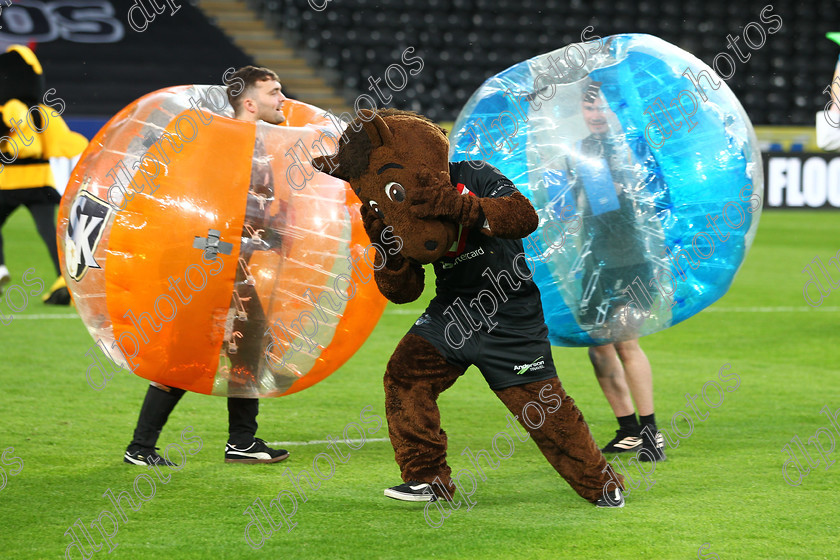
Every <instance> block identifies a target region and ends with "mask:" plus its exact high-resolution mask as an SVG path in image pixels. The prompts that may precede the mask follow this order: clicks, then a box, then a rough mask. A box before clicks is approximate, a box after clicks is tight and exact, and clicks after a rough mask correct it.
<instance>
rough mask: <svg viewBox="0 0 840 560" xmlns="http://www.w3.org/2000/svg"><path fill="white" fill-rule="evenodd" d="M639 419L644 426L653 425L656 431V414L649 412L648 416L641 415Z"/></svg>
mask: <svg viewBox="0 0 840 560" xmlns="http://www.w3.org/2000/svg"><path fill="white" fill-rule="evenodd" d="M639 420H641V422H642V427H643V428H644V427H645V426H651V428H652V429H653V431H654V432H655V431H656V414H653V413H651V414H648V415H647V416H642V415H639Z"/></svg>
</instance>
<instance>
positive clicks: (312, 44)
mask: <svg viewBox="0 0 840 560" xmlns="http://www.w3.org/2000/svg"><path fill="white" fill-rule="evenodd" d="M254 5H256V7H257V9H259V10H260V11H261V13H263V14H264V15H265V17H267V18H270V19H271V21H273V22H276V25H277V28H278V30H279V31H281V32H282V33H283V34H284V35H285V36H287V37H291V38H293V39H294V40H296V41H297V43H298V44H299V45H301V46H303V47H306V48H308V49H311V50H313V51H315V52H317V53H318V55H319V56H320V60H321V63H322V64H323V66H325V67H327V68H330V69H333V70H336V71H337V72H339V74H340V76H341V80H342V81H343V84H341V85H343V86H345V87H347V88H349V89H350V90H354V91H356V92H357V93H356V94H357V95H358V93H366V92H367V87H368V82H367V79H368V77H369V76H380V75H382V73H383V72H384V70H385V68H387V67H388V65H389V64H391V63H393V62H399V55H400V53H401V52H403V50H404V49H405V48H406V47H409V46H413V47H415V49H416V53H417V54H418V55H420V56H421V57H422V58H423V60H424V63H425V67H424V68H423V71H422V72H421V73H420V74H419V75H417V76H412V77H411V78H410V82H409V86H408V87H406V88H405V89H404V90H403V91H401V92H399V93H398V94H396V95H394V100H393V101H392V102H391V104H390V105H392V106H395V107H399V108H409V109H415V110H420V111H422V112H424V113H425V114H427V115H428V116H429V117H431V118H433V119H436V120H451V119H453V118H454V117H455V116H456V115H457V112H458V110H459V109H460V108H461V107H462V106H463V104H464V103H465V102H466V100H467V99H468V97H469V96H470V94H471V93H472V92H473V91H474V90H475V89H476V88H477V87H478V86H479V85H480V84H481V83H482V81H484V80H485V79H486V78H487V77H489V76H491V75H492V74H495V73H497V72H499V71H501V70H503V69H505V68H507V67H508V66H511V65H512V64H515V63H517V62H520V61H522V60H525V59H527V58H530V57H532V56H535V55H537V54H541V53H544V52H547V51H550V50H553V49H556V48H559V47H562V46H564V45H566V44H568V43H570V42H578V41H580V34H581V31H582V30H583V28H585V27H586V26H587V25H592V26H593V27H594V28H595V31H594V33H593V35H599V36H602V37H603V36H606V35H612V34H616V33H649V34H652V35H656V36H659V37H661V38H663V39H665V40H666V41H669V42H671V43H674V44H676V45H678V46H680V47H682V48H684V49H686V50H688V51H690V52H692V53H694V54H695V55H696V56H697V57H698V58H700V59H701V60H703V61H704V62H706V63H707V64H711V63H712V61H713V60H714V58H715V56H716V55H717V54H718V53H721V52H723V53H727V54H730V55H731V54H734V53H733V51H732V50H731V49H730V50H727V34H731V35H732V36H733V37H734V36H740V35H741V34H742V31H743V28H744V26H746V25H747V24H749V23H750V22H755V23H757V24H759V25H761V26H762V27H763V28H764V29H765V31H766V30H767V29H768V28H770V29H773V28H775V27H776V24H775V23H765V22H762V21H761V19H760V17H759V14H760V12H761V10H762V6H761V5H759V4H755V3H747V2H732V1H727V0H707V1H705V2H657V1H655V0H639V1H636V0H633V1H629V0H619V1H615V0H586V1H584V0H340V1H338V0H336V1H331V2H328V3H327V4H326V7H325V8H324V9H323V10H322V11H316V10H314V9H313V8H312V7H311V6H310V5H309V3H308V0H255V2H254ZM316 5H321V2H320V1H319V2H317V3H316ZM772 8H773V9H772V11H771V12H768V13H766V15H765V16H766V17H765V20H766V19H767V18H769V17H771V16H773V15H778V16H780V17H781V18H782V27H781V28H780V29H779V30H778V31H777V32H776V33H775V34H772V35H771V34H767V35H766V43H765V44H764V46H762V47H760V48H758V49H756V50H750V49H749V47H746V46H744V40H743V38H742V39H740V41H739V46H740V47H741V48H742V50H743V52H744V53H745V54H749V55H750V59H749V60H747V61H745V62H736V70H735V74H734V75H733V76H732V77H731V78H730V79H729V80H728V82H727V83H728V84H729V86H730V87H731V88H732V89H733V90H734V91H735V93H736V94H737V95H738V97H739V99H741V102H742V103H743V104H744V106H745V108H746V110H747V113H748V114H749V115H750V117H751V119H752V120H753V122H754V123H756V124H774V125H812V124H813V121H814V112H815V111H817V110H820V109H821V108H822V107H823V106H824V105H825V103H826V102H827V101H828V98H827V96H826V95H824V94H823V93H822V90H823V89H824V88H825V87H826V85H828V83H829V82H830V81H831V74H832V72H833V69H834V63H835V60H836V57H837V47H836V45H834V44H832V43H831V42H830V41H828V40H827V39H825V38H824V34H825V32H827V31H832V30H834V27H836V26H837V25H836V22H838V21H840V17H838V16H840V7H838V5H837V4H836V3H833V2H818V1H817V0H797V1H794V0H777V1H776V2H774V3H773V4H772ZM591 13H601V14H603V13H612V16H610V17H609V18H605V17H603V16H602V17H590V15H589V14H591ZM754 33H755V35H756V36H757V33H756V32H754ZM721 66H722V70H723V67H724V66H725V62H722V63H721ZM723 71H725V70H723ZM281 80H282V76H281Z"/></svg>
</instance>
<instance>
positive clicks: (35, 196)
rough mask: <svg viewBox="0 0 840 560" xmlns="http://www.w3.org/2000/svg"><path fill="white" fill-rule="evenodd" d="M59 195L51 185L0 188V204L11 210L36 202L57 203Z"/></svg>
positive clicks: (32, 204)
mask: <svg viewBox="0 0 840 560" xmlns="http://www.w3.org/2000/svg"><path fill="white" fill-rule="evenodd" d="M59 202H61V195H60V194H58V191H57V190H55V189H54V188H53V187H35V188H31V189H0V206H6V207H8V208H10V209H12V210H14V209H15V208H17V207H18V206H27V207H28V206H34V205H36V204H58V203H59Z"/></svg>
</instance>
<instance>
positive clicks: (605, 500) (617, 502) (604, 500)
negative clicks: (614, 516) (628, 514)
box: [595, 487, 624, 508]
mask: <svg viewBox="0 0 840 560" xmlns="http://www.w3.org/2000/svg"><path fill="white" fill-rule="evenodd" d="M595 507H599V508H622V507H624V493H623V492H622V491H621V489H620V488H618V487H616V488H615V489H613V490H608V491H606V492H604V495H603V496H601V497H600V498H598V501H597V502H595Z"/></svg>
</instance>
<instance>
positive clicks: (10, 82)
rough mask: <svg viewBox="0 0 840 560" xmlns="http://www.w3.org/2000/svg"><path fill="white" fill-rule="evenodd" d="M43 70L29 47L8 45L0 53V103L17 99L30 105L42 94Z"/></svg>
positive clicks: (37, 101)
mask: <svg viewBox="0 0 840 560" xmlns="http://www.w3.org/2000/svg"><path fill="white" fill-rule="evenodd" d="M45 87H46V86H45V84H44V71H43V69H42V68H41V63H40V62H38V57H36V56H35V53H33V52H32V50H31V49H30V48H29V47H26V46H24V45H10V46H9V48H7V49H6V52H5V53H3V54H0V103H5V102H6V101H8V100H9V99H19V100H20V101H22V102H23V103H25V104H26V106H27V107H32V106H34V105H37V104H38V103H40V102H41V98H42V97H43V95H44V89H45Z"/></svg>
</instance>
